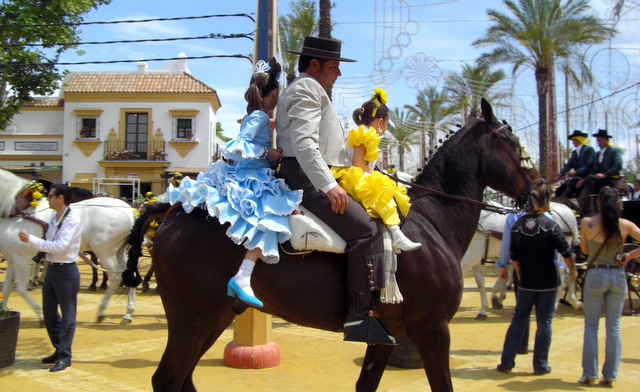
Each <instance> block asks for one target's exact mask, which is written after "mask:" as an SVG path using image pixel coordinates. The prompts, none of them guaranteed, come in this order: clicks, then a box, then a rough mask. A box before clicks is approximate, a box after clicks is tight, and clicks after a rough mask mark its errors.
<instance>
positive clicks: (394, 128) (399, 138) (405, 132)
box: [387, 108, 420, 171]
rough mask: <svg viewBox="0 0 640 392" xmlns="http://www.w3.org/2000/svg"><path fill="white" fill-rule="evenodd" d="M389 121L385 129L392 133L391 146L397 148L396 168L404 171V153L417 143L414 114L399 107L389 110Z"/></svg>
mask: <svg viewBox="0 0 640 392" xmlns="http://www.w3.org/2000/svg"><path fill="white" fill-rule="evenodd" d="M390 114H391V116H390V117H391V121H390V122H389V125H388V126H387V130H388V131H389V133H390V134H392V135H393V138H394V141H393V142H392V143H390V145H391V146H394V147H397V148H398V161H399V166H400V167H399V168H398V170H400V171H404V153H405V151H406V152H411V147H412V146H415V145H416V144H419V143H420V141H419V139H418V137H419V135H418V132H417V129H416V127H415V114H414V113H412V112H409V111H406V110H402V109H401V108H393V110H391V113H390Z"/></svg>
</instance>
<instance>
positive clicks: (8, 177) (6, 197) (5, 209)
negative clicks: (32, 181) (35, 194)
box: [0, 169, 29, 218]
mask: <svg viewBox="0 0 640 392" xmlns="http://www.w3.org/2000/svg"><path fill="white" fill-rule="evenodd" d="M0 184H2V186H0V217H2V218H7V217H8V216H9V213H10V212H11V209H12V208H13V207H14V206H15V204H16V196H18V193H20V192H21V191H23V190H24V189H25V188H26V187H27V185H28V184H29V180H27V179H25V178H22V177H19V176H17V175H15V174H13V173H11V172H10V171H7V170H3V169H0Z"/></svg>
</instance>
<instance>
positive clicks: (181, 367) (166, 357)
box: [151, 307, 235, 392]
mask: <svg viewBox="0 0 640 392" xmlns="http://www.w3.org/2000/svg"><path fill="white" fill-rule="evenodd" d="M174 310H176V309H174ZM191 310H193V309H184V310H179V312H180V313H181V314H174V315H172V318H169V317H167V324H168V329H169V339H168V340H167V346H166V347H165V350H164V354H162V359H161V360H160V364H159V365H158V368H157V369H156V371H155V373H154V374H153V377H152V378H151V384H152V385H153V390H154V391H155V392H159V391H160V392H178V391H180V392H195V390H196V388H195V386H194V385H193V378H192V376H193V371H194V370H195V368H196V365H197V364H198V361H199V360H200V358H201V357H202V355H204V354H205V353H206V352H207V350H209V348H211V346H212V345H213V343H215V341H216V340H217V339H218V338H219V337H220V335H221V334H222V332H224V330H225V329H226V328H227V327H228V326H229V325H230V324H231V322H232V321H233V319H234V318H235V313H234V312H233V311H232V310H231V308H230V307H226V310H225V311H223V312H220V311H214V310H213V309H212V308H208V309H206V310H204V313H199V316H198V317H197V318H195V317H193V314H192V313H191ZM172 321H174V322H172ZM205 326H210V327H209V328H205Z"/></svg>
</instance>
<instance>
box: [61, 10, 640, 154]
mask: <svg viewBox="0 0 640 392" xmlns="http://www.w3.org/2000/svg"><path fill="white" fill-rule="evenodd" d="M612 2H613V0H594V1H592V5H593V7H594V8H595V9H596V10H597V11H598V12H599V13H600V16H601V17H605V16H606V12H607V8H608V7H609V5H610V4H611V3H612ZM289 3H290V2H289V1H280V2H279V4H278V6H279V14H285V13H287V12H289ZM335 3H336V4H337V5H336V7H335V8H334V9H333V10H332V18H333V22H334V23H335V26H334V30H333V32H332V35H333V37H334V38H337V39H341V40H343V42H344V44H343V48H342V51H343V56H345V57H349V58H353V59H357V60H358V62H357V63H342V64H341V70H342V73H343V77H342V78H340V79H339V80H338V82H337V83H336V89H335V93H334V103H335V105H336V108H337V110H338V113H339V115H340V116H341V117H342V118H343V119H344V120H345V121H346V120H348V119H349V118H350V115H351V112H352V111H353V109H355V108H356V107H359V106H360V104H361V103H362V102H363V101H364V100H366V99H368V97H369V96H370V94H371V93H372V91H373V89H374V88H376V87H382V88H384V89H385V90H386V91H387V93H388V96H389V106H391V107H395V106H399V107H401V106H402V105H404V104H415V102H416V100H415V97H416V95H417V93H418V88H424V87H426V85H435V86H438V87H442V85H443V82H444V77H445V76H446V75H447V73H449V72H452V71H453V72H460V69H461V66H462V64H464V63H465V62H468V63H471V62H473V61H474V59H475V58H477V57H478V55H479V54H481V53H482V52H483V50H482V49H476V48H473V47H472V46H471V45H470V44H471V42H472V41H473V40H474V39H476V38H478V37H480V36H481V35H483V34H484V32H485V31H486V29H487V27H488V26H489V21H488V18H487V16H486V10H487V8H494V9H498V10H504V6H503V1H502V0H481V1H479V0H448V1H447V0H404V1H400V0H349V1H345V0H341V1H335ZM255 10H256V0H235V1H211V0H190V1H182V2H173V1H172V2H169V1H158V0H155V1H152V0H136V1H130V0H113V1H112V2H111V4H109V5H106V6H102V7H100V8H99V9H98V10H94V11H92V12H91V13H90V14H89V15H88V17H87V19H86V21H114V20H131V19H135V20H139V19H151V18H173V17H187V16H200V15H212V14H230V13H234V14H235V13H247V14H253V16H254V17H255ZM635 17H636V18H637V15H635ZM636 25H637V23H635V21H633V20H630V21H629V23H627V24H625V25H624V26H621V27H622V28H623V29H624V30H625V31H624V33H625V36H624V37H622V38H619V39H617V40H616V42H615V43H614V44H615V45H617V46H616V47H619V48H620V50H618V49H616V50H615V51H612V50H611V49H609V50H605V51H598V48H592V49H590V50H592V51H593V53H594V54H593V62H594V64H596V65H597V64H599V63H602V64H600V66H599V67H598V69H599V70H601V71H602V72H601V74H602V75H603V76H602V82H601V84H602V85H603V86H604V88H603V89H602V90H603V91H602V92H601V93H600V94H601V95H606V94H609V93H611V92H615V91H617V90H618V89H620V88H621V86H623V87H624V86H627V85H630V84H632V83H634V82H637V81H638V80H640V77H639V76H638V71H637V70H638V69H639V68H638V67H637V65H638V45H634V44H635V42H634V40H635V37H636V36H638V31H636V30H637V27H636ZM254 28H255V26H254V24H253V23H252V22H251V20H250V19H249V18H246V17H227V18H207V19H192V20H180V21H167V22H150V23H135V24H111V25H88V26H83V27H82V31H83V32H82V34H81V38H82V41H83V42H89V41H106V40H134V39H151V38H170V37H195V36H203V35H208V34H218V33H219V34H233V33H250V32H252V31H253V30H254ZM81 49H83V50H85V52H86V53H85V55H84V56H81V57H78V56H76V55H75V54H74V53H73V52H71V51H69V52H67V53H65V54H64V55H63V57H62V59H61V61H63V62H77V61H108V60H139V59H148V58H170V57H175V56H177V55H178V53H180V52H184V53H185V54H186V55H187V56H207V55H216V54H243V55H249V54H251V53H253V52H254V49H253V42H252V41H251V40H249V39H246V38H236V39H225V40H221V39H206V40H189V41H170V42H155V43H131V44H111V45H83V46H82V47H81ZM620 53H622V56H623V57H625V59H623V60H625V61H626V62H627V63H626V67H627V68H628V70H627V69H623V70H614V71H615V72H611V68H612V65H611V64H612V61H611V59H612V58H613V59H614V60H615V56H616V55H617V56H620ZM613 63H614V65H613V67H620V62H619V61H614V62H613ZM623 63H624V61H623ZM416 64H421V65H423V67H421V68H420V69H421V70H422V71H423V74H422V75H424V76H425V77H424V78H422V79H419V78H416V77H415V74H412V72H413V71H415V70H416ZM148 65H149V67H152V68H156V67H159V66H161V65H162V62H149V63H148ZM623 65H624V64H623ZM188 66H189V68H190V70H191V72H192V74H193V75H194V76H195V77H197V78H198V79H200V80H202V81H203V82H205V83H207V84H208V85H210V86H211V87H213V88H214V89H216V90H217V92H218V95H219V97H220V100H221V103H222V107H221V108H220V110H219V111H218V113H217V117H218V120H219V121H220V122H221V123H222V125H223V129H224V130H225V134H226V135H227V136H235V135H236V134H237V131H238V124H237V123H236V120H237V119H239V118H241V117H242V116H243V115H244V113H245V109H244V108H245V101H244V98H243V96H244V91H245V89H246V87H247V83H248V80H249V78H250V75H251V70H252V66H251V64H250V62H249V61H248V60H246V59H201V60H196V59H193V60H189V62H188ZM64 68H66V69H68V70H71V71H89V70H104V71H125V70H127V71H130V70H134V69H135V63H116V64H104V65H96V64H89V65H73V66H65V67H64ZM381 70H384V72H382V71H381ZM506 70H507V74H508V75H510V69H508V68H507V69H506ZM620 75H622V76H620ZM616 78H617V79H616ZM558 83H559V86H558V89H559V91H558V94H559V95H560V94H564V92H563V88H562V86H561V85H562V84H563V83H564V82H563V81H562V80H561V78H559V79H558ZM502 87H503V88H505V89H513V91H514V92H515V96H514V98H513V99H512V100H511V101H510V102H509V105H510V108H509V109H507V108H500V109H496V113H497V115H498V117H501V118H506V119H507V120H509V121H510V122H511V123H512V125H513V126H514V128H515V129H517V130H519V133H520V134H521V137H523V139H524V142H525V144H526V145H527V146H528V148H529V150H530V151H531V152H532V153H533V155H534V156H537V149H536V147H535V146H534V145H535V144H537V136H536V134H535V130H536V129H537V126H536V125H535V122H536V121H537V107H536V99H535V89H534V80H533V75H532V74H531V73H530V72H529V71H524V72H522V73H521V74H519V75H517V78H516V79H511V78H509V79H508V80H507V81H505V82H504V83H503V86H502ZM630 94H632V95H633V97H631V98H629V97H627V98H626V99H625V100H623V101H621V102H613V99H611V100H606V105H608V106H607V107H604V106H603V108H596V107H591V108H590V109H585V110H582V111H579V113H578V111H576V112H574V113H575V115H572V119H571V124H570V125H571V128H580V129H584V130H585V131H588V132H591V131H592V130H593V131H595V130H597V128H604V127H605V126H606V125H605V124H608V126H609V129H610V130H611V132H613V133H614V134H615V135H616V136H618V134H617V132H620V135H619V137H618V141H619V142H620V143H621V144H622V141H623V140H628V139H630V138H631V137H632V136H633V135H635V132H637V130H629V129H624V130H618V129H613V128H614V127H616V128H617V127H623V126H624V125H625V121H626V122H628V120H624V119H618V118H617V117H616V120H615V124H612V123H611V122H613V117H614V116H613V115H612V114H607V115H605V114H604V113H610V112H611V111H613V109H615V110H616V111H623V112H625V113H626V114H624V115H622V117H624V116H627V117H628V116H629V115H630V113H629V112H631V111H633V112H634V113H633V115H635V118H637V106H638V105H637V98H636V95H637V88H635V89H631V90H629V91H628V92H626V93H625V94H617V95H616V97H617V98H618V97H620V96H622V95H624V96H628V95H630ZM596 98H597V97H596ZM559 100H560V97H559ZM584 100H585V99H584V98H581V99H580V100H576V99H574V98H571V103H570V106H571V105H572V104H574V103H582V102H584ZM629 100H631V104H630V103H629ZM562 101H564V99H562ZM609 101H612V102H609ZM604 102H605V101H603V103H602V105H604V104H605V103H604ZM611 105H614V107H613V108H612V107H611ZM563 109H564V103H563V102H559V106H558V110H559V111H560V110H563ZM616 116H618V115H617V114H616ZM560 122H561V124H560V129H559V134H560V135H563V134H564V132H565V130H564V127H565V126H564V119H561V120H560ZM560 139H561V140H562V141H564V138H562V137H560ZM614 140H615V139H614ZM623 147H625V148H627V149H630V150H631V149H635V144H633V145H631V144H630V145H624V146H623ZM634 154H635V151H634Z"/></svg>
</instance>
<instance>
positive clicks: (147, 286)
mask: <svg viewBox="0 0 640 392" xmlns="http://www.w3.org/2000/svg"><path fill="white" fill-rule="evenodd" d="M147 291H149V285H148V284H143V285H142V292H143V293H146V292H147Z"/></svg>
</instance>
